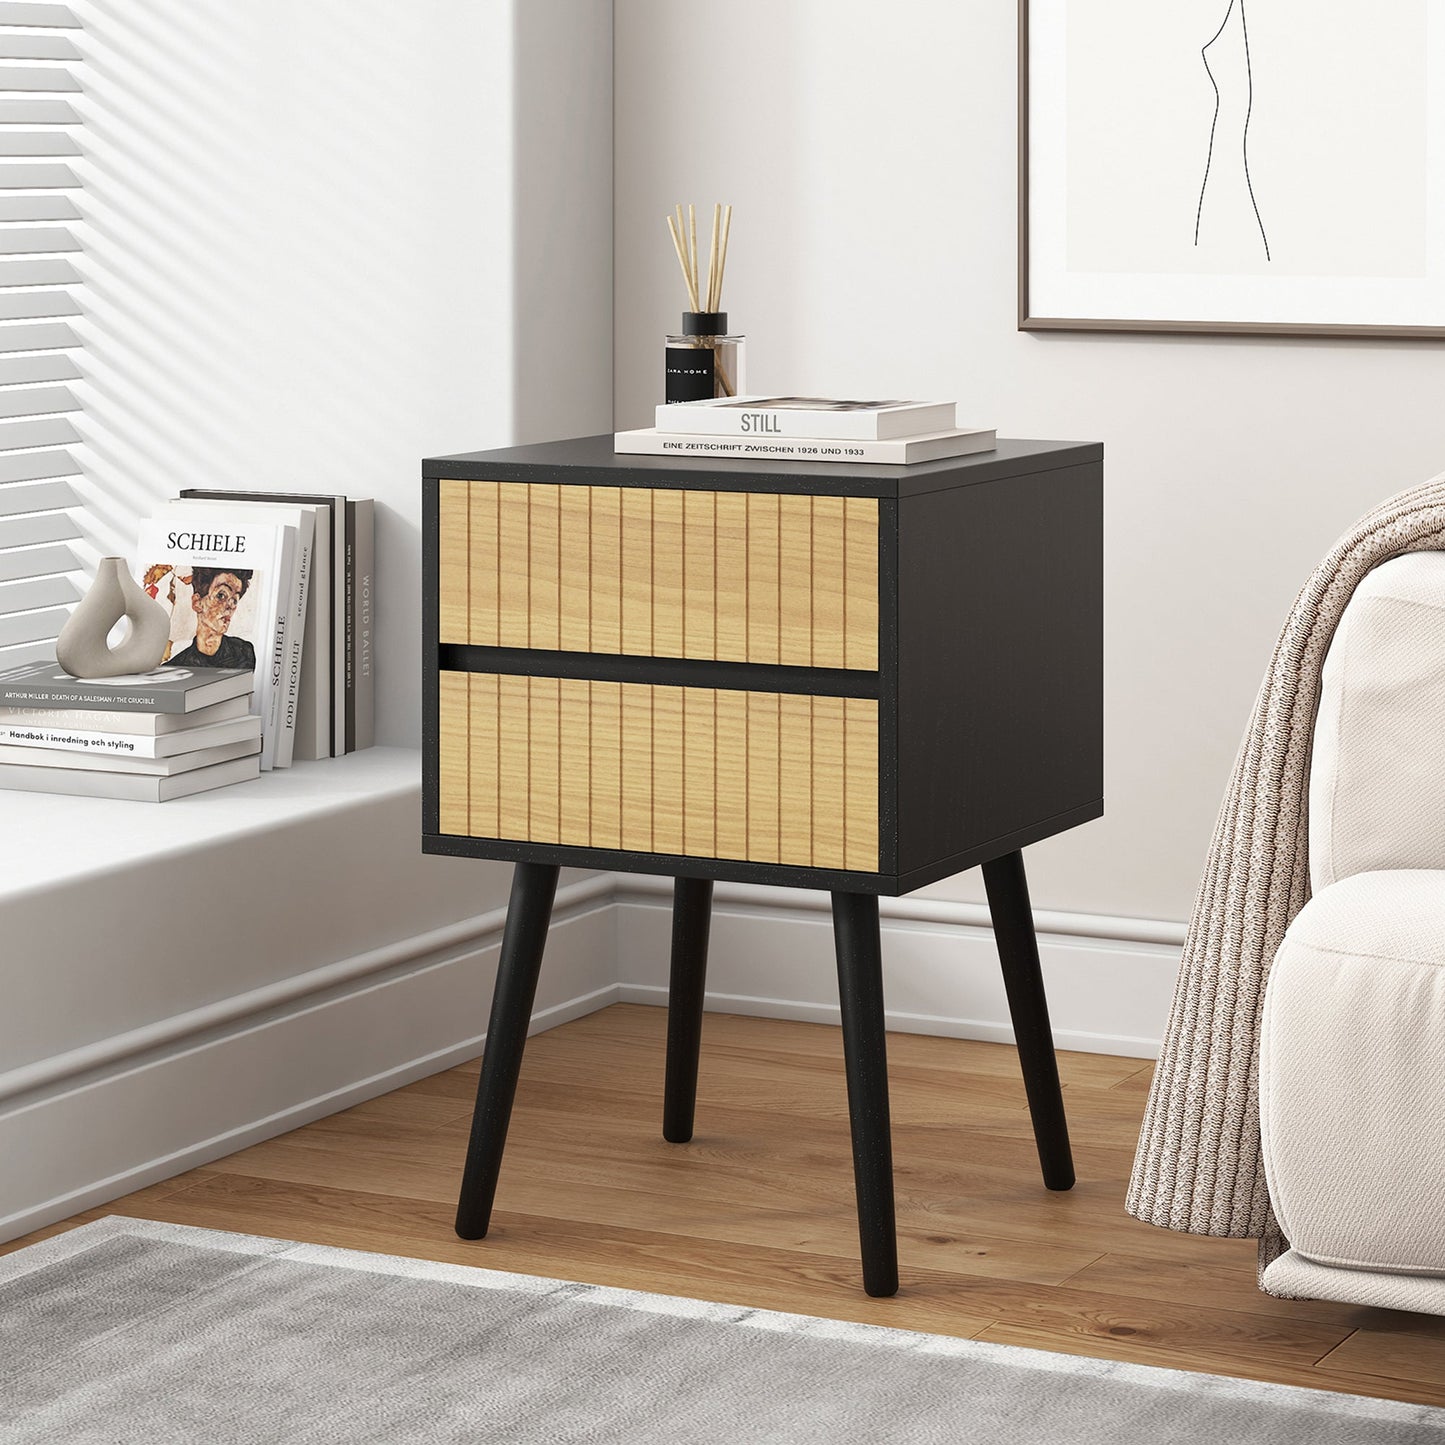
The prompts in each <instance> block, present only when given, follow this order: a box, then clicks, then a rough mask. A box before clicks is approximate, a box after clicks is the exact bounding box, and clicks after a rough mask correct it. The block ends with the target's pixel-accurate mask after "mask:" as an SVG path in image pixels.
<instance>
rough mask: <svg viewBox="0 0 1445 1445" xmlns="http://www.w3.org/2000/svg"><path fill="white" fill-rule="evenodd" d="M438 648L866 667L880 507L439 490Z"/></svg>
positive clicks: (513, 489) (628, 491)
mask: <svg viewBox="0 0 1445 1445" xmlns="http://www.w3.org/2000/svg"><path fill="white" fill-rule="evenodd" d="M439 491H440V497H439V503H440V518H439V520H440V544H441V545H440V559H441V560H440V569H441V575H440V577H439V578H438V587H439V592H440V597H441V617H440V628H441V631H440V640H441V641H442V642H444V643H446V642H450V643H470V644H471V645H473V646H490V647H535V648H547V649H561V650H563V651H568V652H611V653H631V654H636V655H641V656H655V657H692V658H704V659H711V660H716V661H720V662H757V663H780V664H783V665H784V666H793V667H846V668H859V669H863V670H866V671H870V672H872V671H876V670H877V667H878V503H877V501H876V500H874V499H873V498H870V497H819V496H798V495H793V494H788V495H781V494H779V493H776V492H724V491H694V490H686V491H682V490H675V489H665V488H656V489H654V488H649V487H591V486H569V485H556V484H552V483H545V482H462V481H443V482H441V483H440V485H439Z"/></svg>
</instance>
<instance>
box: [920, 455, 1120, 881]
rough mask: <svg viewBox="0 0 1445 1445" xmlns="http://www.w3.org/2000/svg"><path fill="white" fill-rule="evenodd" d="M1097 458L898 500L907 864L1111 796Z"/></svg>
mask: <svg viewBox="0 0 1445 1445" xmlns="http://www.w3.org/2000/svg"><path fill="white" fill-rule="evenodd" d="M1102 488H1103V476H1102V467H1101V466H1100V465H1098V464H1097V463H1086V464H1084V465H1080V466H1073V467H1063V468H1058V469H1056V470H1052V471H1046V472H1037V473H1034V474H1032V475H1028V476H1014V477H1008V478H1006V479H1000V480H999V481H996V482H992V483H988V484H985V485H983V486H976V487H966V488H960V489H957V490H953V491H946V492H934V493H930V494H928V495H925V496H919V497H910V498H906V499H903V500H900V501H899V503H898V504H897V505H898V518H899V522H898V526H899V555H900V558H906V559H907V560H906V562H904V563H903V565H901V566H900V568H899V576H898V626H899V659H898V677H897V689H898V750H899V777H898V819H897V826H898V838H899V851H898V871H899V873H900V874H905V875H906V874H908V873H910V872H914V871H916V870H922V869H926V868H928V867H929V865H931V864H933V863H935V862H937V861H939V860H942V859H945V858H948V857H949V856H951V855H957V854H964V853H968V852H970V851H971V850H973V849H976V848H978V847H979V846H981V845H983V844H984V843H986V842H987V841H988V840H990V839H996V838H999V837H1002V836H1006V835H1009V834H1013V833H1017V832H1020V831H1021V830H1025V829H1031V828H1033V827H1035V826H1036V825H1038V824H1040V823H1042V822H1043V821H1044V820H1047V819H1050V818H1055V817H1059V816H1061V815H1066V814H1068V813H1070V812H1071V811H1073V810H1077V809H1079V808H1082V807H1084V806H1086V805H1088V804H1090V803H1096V802H1097V801H1098V800H1099V799H1101V798H1102V796H1103V496H1102Z"/></svg>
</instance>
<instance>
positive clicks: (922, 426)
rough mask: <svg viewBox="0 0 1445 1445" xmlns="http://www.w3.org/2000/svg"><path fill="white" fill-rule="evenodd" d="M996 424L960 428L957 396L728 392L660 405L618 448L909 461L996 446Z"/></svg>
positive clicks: (729, 456)
mask: <svg viewBox="0 0 1445 1445" xmlns="http://www.w3.org/2000/svg"><path fill="white" fill-rule="evenodd" d="M996 444H997V436H996V434H995V432H994V430H993V429H992V428H991V427H961V426H959V425H958V407H957V404H956V403H955V402H951V401H840V400H835V399H833V398H831V397H821V396H726V397H713V398H709V399H708V400H705V401H684V402H674V403H672V404H670V405H667V404H664V405H662V406H659V407H658V408H657V425H656V426H650V427H643V428H641V429H639V430H637V431H621V432H618V433H617V434H616V436H615V438H614V440H613V450H614V451H617V452H628V453H637V454H641V455H644V456H663V457H717V458H720V459H725V460H729V461H785V462H857V463H876V462H885V463H888V464H890V465H895V466H908V465H912V464H914V463H917V462H936V461H942V460H944V459H945V458H947V457H961V456H966V455H967V454H969V453H970V452H987V451H992V450H993V449H994V446H995V445H996Z"/></svg>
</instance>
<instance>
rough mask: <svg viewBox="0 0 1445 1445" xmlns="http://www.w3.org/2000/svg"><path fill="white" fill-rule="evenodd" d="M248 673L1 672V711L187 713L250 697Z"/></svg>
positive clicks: (46, 667) (34, 667)
mask: <svg viewBox="0 0 1445 1445" xmlns="http://www.w3.org/2000/svg"><path fill="white" fill-rule="evenodd" d="M252 681H253V674H252V672H251V670H250V668H238V667H223V668H217V667H204V668H201V667H197V668H191V667H179V666H169V667H158V668H157V669H156V670H155V671H154V672H140V673H134V674H131V675H128V676H125V677H101V678H94V677H71V675H70V674H69V673H68V672H66V671H64V670H63V669H62V668H61V667H60V665H59V664H58V663H55V662H30V663H26V664H25V666H23V667H12V668H11V669H10V670H9V671H8V672H0V707H13V708H25V709H27V710H31V709H36V708H64V709H66V710H67V711H70V710H73V709H80V710H83V711H85V712H115V713H125V714H137V713H166V714H174V713H189V712H195V711H197V710H198V709H200V708H203V707H210V706H211V705H212V704H214V703H218V702H225V701H226V700H227V699H228V698H234V697H244V696H246V695H247V694H248V693H249V692H250V691H251V684H252Z"/></svg>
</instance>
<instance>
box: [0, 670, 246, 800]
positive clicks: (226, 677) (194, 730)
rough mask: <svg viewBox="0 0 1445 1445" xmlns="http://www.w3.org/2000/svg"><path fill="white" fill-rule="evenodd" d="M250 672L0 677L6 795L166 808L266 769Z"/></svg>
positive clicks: (16, 673)
mask: <svg viewBox="0 0 1445 1445" xmlns="http://www.w3.org/2000/svg"><path fill="white" fill-rule="evenodd" d="M252 682H253V677H252V673H251V672H250V671H249V670H248V669H244V668H219V667H217V668H204V669H202V668H195V669H191V668H185V667H163V668H158V669H157V670H156V671H155V672H148V673H144V674H141V675H138V676H135V677H111V678H101V679H96V678H75V677H71V676H69V675H68V674H67V673H65V672H63V671H62V670H61V669H60V668H59V667H58V666H57V665H56V664H55V663H53V662H39V663H31V664H29V665H27V666H25V667H16V668H12V669H11V670H10V671H9V672H6V673H0V788H21V789H24V790H25V791H27V792H35V793H78V794H82V795H84V796H88V797H95V798H132V799H138V800H143V801H146V802H152V803H163V802H166V801H167V800H168V799H170V798H183V797H185V796H186V795H187V794H189V793H203V792H206V791H208V790H209V789H211V788H220V787H224V786H225V785H226V784H228V783H241V782H245V781H246V780H247V779H248V778H254V777H256V776H257V775H258V774H259V773H260V770H261V719H260V718H259V717H258V716H256V715H255V714H254V713H253V712H252V711H251V686H252Z"/></svg>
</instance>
